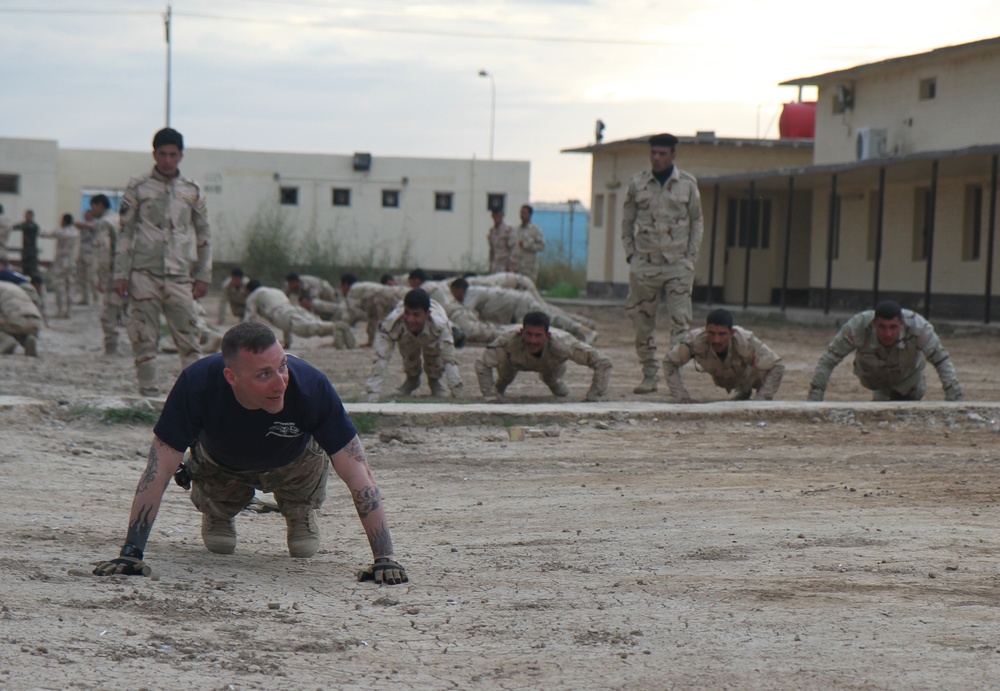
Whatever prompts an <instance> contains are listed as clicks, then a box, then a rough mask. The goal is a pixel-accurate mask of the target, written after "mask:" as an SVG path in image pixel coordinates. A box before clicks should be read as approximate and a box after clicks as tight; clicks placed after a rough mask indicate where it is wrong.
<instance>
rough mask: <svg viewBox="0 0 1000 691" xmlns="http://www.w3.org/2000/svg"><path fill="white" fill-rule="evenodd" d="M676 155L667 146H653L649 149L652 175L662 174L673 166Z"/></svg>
mask: <svg viewBox="0 0 1000 691" xmlns="http://www.w3.org/2000/svg"><path fill="white" fill-rule="evenodd" d="M676 155H677V154H675V153H674V150H673V149H671V148H670V147H669V146H653V147H650V149H649V163H650V165H651V166H652V167H653V172H654V173H662V172H663V171H665V170H666V169H667V168H669V167H670V166H672V165H673V164H674V157H675V156H676Z"/></svg>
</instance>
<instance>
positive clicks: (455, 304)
mask: <svg viewBox="0 0 1000 691" xmlns="http://www.w3.org/2000/svg"><path fill="white" fill-rule="evenodd" d="M448 288H449V291H450V293H451V298H452V299H451V300H449V301H448V302H447V303H446V304H445V305H444V311H445V312H446V313H447V315H448V319H449V321H451V323H452V324H454V325H455V326H457V327H458V328H460V329H461V330H462V331H463V332H464V333H465V339H466V342H467V343H481V344H485V343H490V342H491V341H492V340H493V339H494V338H496V337H497V336H499V335H500V332H501V330H502V327H500V326H498V325H496V324H494V323H492V322H487V321H483V320H482V319H480V318H479V316H478V315H476V313H475V312H473V311H472V310H471V309H469V308H468V307H466V306H465V294H466V293H467V292H468V290H469V282H468V281H466V280H465V279H464V278H456V279H455V280H453V281H452V282H451V283H450V284H449V286H448Z"/></svg>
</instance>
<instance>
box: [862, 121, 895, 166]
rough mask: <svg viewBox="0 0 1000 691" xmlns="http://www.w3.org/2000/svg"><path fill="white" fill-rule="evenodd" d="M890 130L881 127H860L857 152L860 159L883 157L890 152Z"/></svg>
mask: <svg viewBox="0 0 1000 691" xmlns="http://www.w3.org/2000/svg"><path fill="white" fill-rule="evenodd" d="M888 143H889V131H888V130H886V129H885V128H881V127H861V128H858V141H857V153H858V160H859V161H867V160H868V159H871V158H882V157H884V156H886V155H887V154H888Z"/></svg>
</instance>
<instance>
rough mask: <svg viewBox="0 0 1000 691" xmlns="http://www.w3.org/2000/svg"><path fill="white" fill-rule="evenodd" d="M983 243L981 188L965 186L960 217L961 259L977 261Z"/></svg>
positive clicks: (980, 254)
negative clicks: (963, 207) (962, 214)
mask: <svg viewBox="0 0 1000 691" xmlns="http://www.w3.org/2000/svg"><path fill="white" fill-rule="evenodd" d="M982 244H983V188H982V187H981V186H979V185H969V186H968V187H966V188H965V213H964V218H963V219H962V261H964V262H974V261H979V258H980V257H981V256H982Z"/></svg>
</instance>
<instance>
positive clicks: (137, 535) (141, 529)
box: [125, 504, 153, 549]
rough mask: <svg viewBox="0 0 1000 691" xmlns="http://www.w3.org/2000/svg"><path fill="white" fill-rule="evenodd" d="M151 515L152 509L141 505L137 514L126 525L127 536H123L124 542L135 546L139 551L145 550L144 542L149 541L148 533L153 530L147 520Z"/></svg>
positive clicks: (150, 522)
mask: <svg viewBox="0 0 1000 691" xmlns="http://www.w3.org/2000/svg"><path fill="white" fill-rule="evenodd" d="M152 513H153V507H152V506H149V505H147V504H143V505H142V506H141V507H140V508H139V514H138V515H137V516H136V518H135V520H134V521H132V522H131V523H129V525H128V534H127V535H126V536H125V542H127V543H129V544H131V545H135V546H136V547H138V548H139V549H146V541H147V540H149V531H150V530H152V528H153V524H152V521H150V518H149V516H150V514H152Z"/></svg>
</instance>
